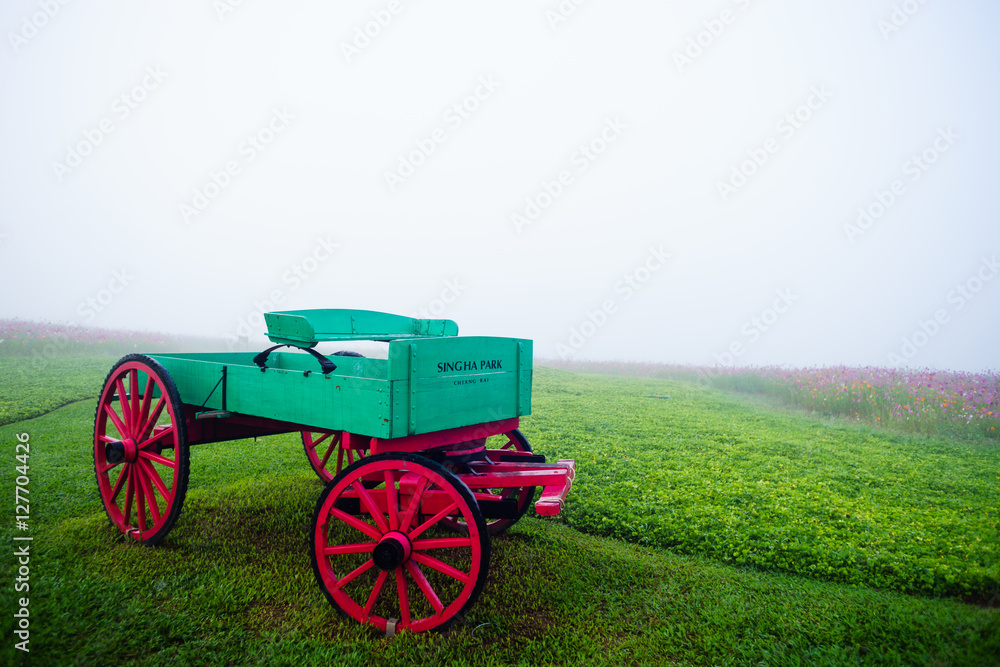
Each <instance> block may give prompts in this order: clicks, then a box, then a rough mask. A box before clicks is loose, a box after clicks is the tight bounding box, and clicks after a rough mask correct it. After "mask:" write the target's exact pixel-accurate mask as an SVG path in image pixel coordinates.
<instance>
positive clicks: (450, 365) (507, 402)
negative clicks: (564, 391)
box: [389, 336, 532, 438]
mask: <svg viewBox="0 0 1000 667" xmlns="http://www.w3.org/2000/svg"><path fill="white" fill-rule="evenodd" d="M531 354H532V349H531V341H529V340H522V339H516V338H490V337H484V336H470V337H465V338H451V339H448V338H429V339H423V340H418V341H393V343H391V344H390V349H389V373H390V377H391V378H392V435H391V436H390V437H394V438H395V437H402V436H406V435H415V434H420V433H429V432H432V431H441V430H445V429H450V428H457V427H460V426H470V425H473V424H481V423H485V422H492V421H497V420H500V419H509V418H512V417H519V416H522V415H526V414H530V412H531Z"/></svg>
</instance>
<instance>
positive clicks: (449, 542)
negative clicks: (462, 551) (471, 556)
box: [413, 537, 472, 551]
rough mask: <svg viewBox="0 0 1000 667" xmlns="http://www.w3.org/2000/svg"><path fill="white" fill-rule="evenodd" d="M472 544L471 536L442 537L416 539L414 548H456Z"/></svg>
mask: <svg viewBox="0 0 1000 667" xmlns="http://www.w3.org/2000/svg"><path fill="white" fill-rule="evenodd" d="M468 546H472V538H471V537H441V538H437V539H433V540H415V541H414V542H413V548H414V549H420V550H421V551H423V550H425V549H454V548H457V547H468Z"/></svg>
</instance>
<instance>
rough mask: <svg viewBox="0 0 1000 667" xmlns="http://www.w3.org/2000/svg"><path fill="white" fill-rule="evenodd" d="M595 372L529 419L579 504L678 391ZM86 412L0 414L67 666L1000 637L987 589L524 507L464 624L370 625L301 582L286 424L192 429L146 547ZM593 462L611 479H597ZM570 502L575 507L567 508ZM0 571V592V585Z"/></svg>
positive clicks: (960, 652) (550, 654) (667, 656)
mask: <svg viewBox="0 0 1000 667" xmlns="http://www.w3.org/2000/svg"><path fill="white" fill-rule="evenodd" d="M100 375H101V376H103V372H102V373H101V374H100ZM591 381H592V380H591V379H590V378H576V379H574V378H571V377H568V376H565V375H561V374H552V373H547V372H545V371H543V372H541V373H540V374H539V377H538V379H537V381H536V389H537V395H536V401H535V412H536V416H535V417H533V418H531V420H530V421H528V420H526V426H525V428H526V431H527V432H528V433H529V435H530V436H531V437H532V438H533V442H534V443H535V444H536V446H537V448H538V449H541V450H543V451H545V453H546V454H549V455H553V456H555V455H558V456H566V455H569V454H572V455H575V456H577V458H578V461H579V464H580V478H579V480H578V484H577V486H576V487H575V488H574V491H573V494H572V495H571V501H572V502H571V507H573V508H576V507H577V504H580V505H587V504H592V499H593V494H594V493H595V492H596V490H597V489H598V487H600V486H601V484H604V485H605V486H609V485H610V486H612V487H614V485H615V484H619V483H620V482H623V481H625V480H624V477H621V475H622V474H623V471H625V470H627V469H626V468H621V469H619V468H618V467H617V466H618V465H619V464H618V463H617V462H618V461H626V460H628V459H626V458H625V457H634V456H636V451H637V450H636V448H632V450H629V449H627V448H626V447H625V443H626V442H627V441H628V440H629V439H630V438H637V437H638V438H642V437H644V436H643V435H642V434H643V432H644V431H643V429H644V428H645V427H643V426H642V425H641V424H642V423H644V422H642V420H640V419H638V417H640V416H641V415H642V411H639V412H638V413H634V414H633V416H634V417H636V419H626V418H625V417H626V415H628V414H629V413H630V412H632V410H633V409H634V407H635V406H637V405H643V406H645V405H651V406H657V407H655V408H653V409H655V410H673V409H675V408H673V407H670V406H671V405H673V404H672V403H671V401H676V400H680V399H679V398H673V399H671V400H670V401H657V400H656V399H648V402H643V401H638V400H633V401H625V400H624V399H622V398H614V397H611V398H609V399H608V403H607V405H606V406H601V405H596V406H595V405H593V401H590V406H589V407H588V408H585V409H582V408H581V406H579V405H577V404H576V403H575V401H578V400H581V398H582V397H587V396H589V395H590V393H591V392H592V391H593V389H594V387H590V388H588V383H589V382H591ZM97 382H98V384H99V382H100V379H98V380H97ZM632 382H634V381H632ZM623 386H626V385H623ZM666 386H667V384H666V383H657V384H656V387H657V388H659V389H661V390H662V389H664V388H665V387H666ZM597 388H598V389H599V390H600V393H601V394H603V395H605V396H606V397H607V396H611V394H613V393H614V392H612V391H611V389H610V387H609V386H605V385H603V384H601V385H598V386H597ZM627 388H628V391H629V392H631V394H629V395H630V396H633V398H634V397H635V395H643V394H645V393H654V392H647V391H646V390H647V386H646V385H645V384H643V383H641V382H639V383H636V384H629V385H627ZM5 389H6V387H5ZM672 390H673V388H672V387H671V388H669V389H668V390H667V391H666V392H662V391H661V392H660V393H670V391H672ZM677 396H680V395H679V394H678V395H677ZM708 398H711V397H708ZM708 398H706V403H705V405H706V407H705V410H707V412H705V413H704V414H701V415H700V416H699V414H696V413H698V410H696V409H695V407H692V406H695V405H696V404H697V402H698V399H697V395H695V396H694V397H693V398H691V399H690V401H691V402H692V406H688V414H687V416H686V418H685V420H690V419H696V418H697V419H700V420H701V422H702V423H703V428H704V429H707V432H710V433H713V434H714V433H716V432H719V433H730V431H727V430H726V428H725V419H726V415H727V414H729V413H730V412H734V413H735V416H732V417H731V419H734V420H736V421H737V422H739V421H741V420H743V419H746V418H747V417H746V415H740V414H739V412H740V409H739V406H738V405H736V406H735V407H733V406H729V407H726V405H727V404H726V401H725V400H724V399H721V398H718V399H712V400H718V401H722V404H721V406H719V407H718V409H717V410H714V411H713V410H712V409H710V406H711V405H712V400H708ZM630 405H631V406H632V407H629V406H630ZM92 417H93V405H92V404H91V402H89V401H87V402H83V403H78V404H73V405H70V406H67V407H65V408H62V409H60V410H58V411H56V412H53V413H51V414H48V415H45V416H44V417H41V418H39V419H34V420H31V421H28V422H24V423H21V424H17V425H12V426H7V427H3V428H0V442H4V443H9V444H10V446H9V447H8V448H7V451H8V452H9V453H8V454H6V455H5V459H4V460H5V461H6V463H7V469H8V470H9V471H11V472H10V473H8V474H4V475H2V476H0V493H3V494H4V495H5V497H12V495H13V493H12V488H11V486H12V483H13V472H12V469H13V466H14V463H13V442H14V437H13V436H14V433H17V432H20V431H26V432H28V433H30V435H31V441H32V443H34V444H33V448H32V456H31V466H32V468H31V478H32V482H31V489H32V525H33V529H32V531H31V534H32V535H33V536H34V537H35V542H34V545H33V546H34V550H35V551H34V554H35V555H34V559H33V561H32V582H31V583H32V586H33V589H32V592H31V597H32V603H31V604H32V606H31V610H32V618H33V622H34V625H33V630H34V634H33V635H32V647H33V656H32V657H33V658H34V660H33V664H65V663H66V656H75V657H76V658H77V660H78V661H79V663H80V664H115V663H134V664H225V663H227V662H228V663H239V664H254V663H256V664H268V665H270V664H330V663H331V662H333V661H339V662H341V663H343V664H373V663H378V664H413V663H421V664H432V663H435V662H453V663H455V664H466V663H468V664H512V663H517V662H519V661H522V662H524V663H529V662H530V663H534V664H538V663H563V664H577V663H579V662H582V661H584V660H586V661H587V662H591V663H612V664H622V663H627V664H661V663H663V662H676V663H681V664H726V663H730V664H751V663H756V662H758V661H761V660H764V661H766V662H768V663H771V664H778V663H780V664H795V663H797V662H798V663H802V664H845V663H849V664H850V663H855V662H864V663H865V664H868V663H871V664H894V663H899V662H903V663H906V664H987V663H988V662H990V661H995V660H996V659H997V658H998V657H1000V618H998V614H997V611H996V610H995V609H981V608H977V607H974V606H970V605H965V604H962V603H960V602H957V601H955V600H948V599H929V598H921V597H912V596H907V595H904V594H899V593H892V592H886V591H877V590H873V589H870V588H865V587H851V586H844V585H840V584H835V583H828V582H821V581H816V580H815V579H810V578H804V577H799V576H794V575H790V574H778V573H773V572H760V571H756V570H754V569H751V568H741V567H733V566H728V565H724V564H720V563H717V562H712V561H709V560H706V559H704V558H702V557H698V556H678V555H674V554H671V553H669V552H666V551H661V550H658V549H648V548H643V547H637V546H633V545H628V544H623V543H621V542H618V541H615V540H608V539H602V538H598V537H590V536H586V535H582V534H580V533H578V532H576V531H574V530H572V529H570V528H567V527H566V526H564V525H561V524H560V523H557V522H551V521H542V520H538V519H526V520H524V521H523V522H522V523H521V524H519V525H518V527H517V528H516V529H515V530H514V531H513V532H512V533H511V534H510V535H508V536H507V537H505V538H501V539H498V540H496V541H495V542H494V556H493V561H492V564H491V575H490V580H489V582H488V584H487V586H486V587H485V588H484V590H483V593H482V595H481V597H480V600H479V602H478V603H477V604H476V606H475V607H473V609H472V611H471V614H470V617H469V619H468V622H467V623H466V625H464V626H463V627H462V628H459V629H458V630H457V631H455V632H452V633H449V634H447V635H444V636H436V635H430V636H416V637H414V636H406V635H404V636H402V637H399V638H397V639H395V640H392V641H389V640H385V639H381V638H379V637H377V636H375V635H373V634H372V633H371V632H370V631H368V630H366V629H364V628H360V627H357V626H356V624H354V623H353V621H345V620H343V619H342V618H340V617H338V616H337V615H336V614H335V613H334V612H333V610H332V609H331V608H330V607H329V606H328V605H327V603H326V602H325V600H324V599H323V597H322V595H321V593H320V592H319V591H318V589H317V588H316V585H315V582H314V580H313V577H312V573H311V568H310V566H309V563H308V551H307V548H306V544H305V540H306V537H305V536H306V534H307V530H308V529H307V526H308V523H309V520H310V516H311V513H312V509H313V505H314V503H315V499H316V497H317V496H318V494H319V491H320V488H321V487H320V483H319V482H318V480H316V479H315V477H314V475H313V473H312V471H311V470H310V469H309V467H308V464H307V463H306V461H305V457H304V456H303V454H302V451H301V445H300V444H299V443H298V441H297V440H296V439H295V438H293V437H289V436H280V437H276V438H270V439H267V440H266V441H263V440H262V441H260V442H256V443H255V442H254V441H242V442H238V443H221V444H217V445H208V446H205V447H200V448H196V449H195V450H194V452H193V454H192V479H191V489H190V491H189V495H188V500H187V503H186V505H185V511H184V514H183V515H182V517H181V520H180V522H179V523H178V525H177V527H176V528H175V530H174V532H173V533H172V534H171V536H170V537H169V538H168V539H167V542H166V544H165V545H163V546H162V547H160V548H155V549H141V548H136V547H135V546H134V545H126V544H122V542H121V540H120V539H119V538H118V537H117V536H116V535H115V534H114V533H113V531H112V529H111V528H110V526H109V525H108V522H107V520H106V518H105V517H104V515H103V511H102V510H101V508H100V505H99V502H98V500H97V496H96V492H95V489H94V483H93V476H92V457H91V455H90V451H89V438H90V429H91V420H92ZM642 419H646V417H642ZM678 419H680V417H678ZM685 420H681V421H685ZM567 421H568V422H569V424H570V425H575V426H568V425H567V424H566V422H567ZM612 422H613V423H616V424H617V426H615V427H614V428H610V427H609V425H610V424H611V423H612ZM660 426H661V427H664V428H665V425H664V424H660ZM676 428H680V424H674V425H673V426H671V427H670V429H668V431H665V432H669V431H672V430H674V429H676ZM803 428H805V427H803ZM574 431H576V434H575V435H574V434H573V432H574ZM609 432H610V433H612V435H611V436H610V439H611V440H612V442H611V443H607V440H608V439H609V435H608V434H609ZM730 435H731V433H730ZM592 441H604V442H605V444H606V451H607V454H606V455H605V456H601V457H598V456H597V453H596V451H597V450H593V451H592V450H589V449H587V448H586V446H587V443H588V442H592ZM640 441H641V440H640ZM573 443H578V445H574V444H573ZM575 447H582V449H574V448H575ZM732 453H733V455H734V457H738V456H740V455H745V454H746V453H745V452H744V453H743V454H741V453H740V451H739V450H736V451H733V452H732ZM588 455H589V456H590V457H591V458H592V459H594V460H588V458H587V456H588ZM734 460H739V459H738V458H734ZM661 461H662V458H661ZM644 469H645V468H644ZM588 470H590V472H586V473H585V472H584V471H588ZM276 471H277V472H276ZM608 471H617V474H618V477H613V478H611V479H609V480H607V481H605V482H600V481H599V480H600V479H601V478H602V477H604V476H605V475H606V474H608ZM728 472H729V471H727V474H728ZM665 474H666V473H665ZM656 482H657V483H662V482H663V480H662V479H659V480H656ZM612 495H613V494H612ZM627 507H631V506H627ZM578 515H579V513H578V512H577V510H576V509H574V513H573V514H571V517H570V518H571V521H576V520H577V519H576V518H574V517H578ZM10 530H11V529H10V528H9V527H5V529H4V537H5V538H6V539H7V543H8V544H10V541H9V537H10ZM9 561H10V559H5V560H4V571H3V579H4V580H5V581H8V582H9V581H11V580H12V578H13V576H14V575H13V569H12V568H13V564H12V563H10V562H9ZM0 590H2V591H3V592H2V594H0V597H2V598H3V603H4V608H6V609H11V608H12V607H13V599H12V591H11V588H10V587H9V586H3V587H0ZM10 622H11V621H10V619H9V616H6V615H5V621H4V623H3V624H2V625H0V630H2V631H3V633H4V635H5V636H7V637H10V636H11V634H10V629H9V624H10ZM0 656H2V658H0V660H2V661H3V662H5V663H8V664H9V663H14V661H15V660H16V659H17V658H20V657H22V656H20V655H15V654H14V652H13V650H12V648H11V646H10V642H5V644H4V645H3V646H0ZM15 664H16V663H15Z"/></svg>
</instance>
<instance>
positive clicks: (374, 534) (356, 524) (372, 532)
mask: <svg viewBox="0 0 1000 667" xmlns="http://www.w3.org/2000/svg"><path fill="white" fill-rule="evenodd" d="M330 516H334V517H337V518H338V519H340V520H341V521H343V522H344V523H346V524H347V525H348V526H350V527H351V528H355V529H357V530H360V531H361V532H362V533H364V534H365V535H367V536H368V537H370V538H372V539H375V540H378V539H381V537H382V534H383V533H384V532H385V531H379V530H377V529H376V528H375V526H371V525H369V524H367V523H365V522H364V521H362V520H361V519H359V518H357V517H355V516H351V515H350V514H348V513H347V512H345V511H343V510H340V509H337V508H336V507H331V508H330Z"/></svg>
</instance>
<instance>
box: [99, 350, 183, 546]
mask: <svg viewBox="0 0 1000 667" xmlns="http://www.w3.org/2000/svg"><path fill="white" fill-rule="evenodd" d="M188 465H189V464H188V443H187V430H186V424H185V421H184V410H183V408H182V405H181V400H180V395H179V394H178V393H177V387H176V386H175V385H174V382H173V380H171V379H170V376H169V375H168V374H167V372H166V370H165V369H164V368H163V367H162V366H161V365H160V364H159V363H157V362H156V361H155V360H153V359H151V358H149V357H147V356H145V355H141V354H130V355H128V356H126V357H123V358H122V359H121V360H119V361H118V363H116V364H115V365H114V367H113V368H112V369H111V372H110V373H108V377H107V379H106V380H105V381H104V389H103V391H102V392H101V397H100V399H99V400H98V402H97V413H96V415H95V417H94V470H95V473H96V475H97V487H98V490H99V491H100V494H101V500H102V501H103V503H104V509H105V511H106V512H107V514H108V518H109V519H111V523H112V524H114V526H115V527H116V528H117V529H118V530H120V531H121V532H122V533H123V534H124V535H126V536H127V537H130V538H132V539H134V540H137V541H139V542H142V543H143V544H157V543H158V542H160V541H161V540H163V538H164V537H165V536H166V535H167V533H168V532H170V529H171V528H172V527H173V525H174V523H175V522H176V521H177V517H178V516H179V515H180V513H181V506H182V505H183V504H184V493H185V492H186V491H187V482H188Z"/></svg>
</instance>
